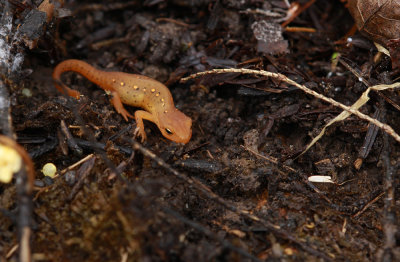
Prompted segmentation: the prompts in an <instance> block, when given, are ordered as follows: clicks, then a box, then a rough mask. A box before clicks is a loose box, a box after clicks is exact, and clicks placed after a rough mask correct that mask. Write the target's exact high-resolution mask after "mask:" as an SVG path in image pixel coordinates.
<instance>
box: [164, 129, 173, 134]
mask: <svg viewBox="0 0 400 262" xmlns="http://www.w3.org/2000/svg"><path fill="white" fill-rule="evenodd" d="M165 132H167V134H168V135H172V134H173V133H172V131H171V130H170V129H169V128H165Z"/></svg>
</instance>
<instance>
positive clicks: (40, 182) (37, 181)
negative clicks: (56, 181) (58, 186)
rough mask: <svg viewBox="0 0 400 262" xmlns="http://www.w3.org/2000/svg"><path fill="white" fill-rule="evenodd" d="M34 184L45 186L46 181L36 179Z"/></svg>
mask: <svg viewBox="0 0 400 262" xmlns="http://www.w3.org/2000/svg"><path fill="white" fill-rule="evenodd" d="M34 185H35V186H36V187H44V186H45V184H44V182H43V181H42V180H35V183H34Z"/></svg>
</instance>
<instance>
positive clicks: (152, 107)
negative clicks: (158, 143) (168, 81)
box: [53, 59, 192, 144]
mask: <svg viewBox="0 0 400 262" xmlns="http://www.w3.org/2000/svg"><path fill="white" fill-rule="evenodd" d="M68 71H73V72H76V73H78V74H80V75H82V76H84V77H86V78H87V79H88V80H90V81H91V82H93V83H95V84H96V85H98V86H100V87H101V88H102V89H104V90H105V91H106V92H107V93H108V94H110V95H111V96H112V98H111V103H112V104H113V106H114V108H115V110H116V111H117V112H118V113H120V114H121V115H122V116H123V117H124V119H125V120H126V121H128V118H129V117H130V118H133V116H132V115H131V114H130V113H129V112H128V111H127V110H126V109H125V108H124V106H123V104H127V105H130V106H134V107H140V108H143V109H144V110H137V111H136V112H135V116H134V118H135V120H136V124H137V128H136V130H135V134H136V135H139V136H140V137H141V138H142V142H144V141H145V140H146V133H145V131H144V125H143V119H145V120H149V121H151V122H153V123H155V124H156V125H157V126H158V128H159V129H160V131H161V133H162V134H163V136H165V137H166V138H168V139H170V140H172V141H174V142H177V143H184V144H186V143H187V142H189V140H190V138H191V136H192V120H191V119H190V118H189V117H187V116H186V115H185V114H184V113H182V112H181V111H179V110H178V109H177V108H176V107H175V105H174V101H173V98H172V95H171V92H170V91H169V89H168V88H167V87H166V86H165V85H163V84H162V83H160V82H158V81H156V80H154V79H152V78H149V77H147V76H142V75H136V74H128V73H123V72H106V71H102V70H99V69H96V68H94V67H93V66H91V65H89V64H88V63H86V62H83V61H81V60H75V59H70V60H65V61H63V62H61V63H59V64H58V65H57V66H56V67H55V68H54V71H53V80H54V84H55V86H56V88H57V89H58V90H59V91H60V92H62V93H66V94H68V95H69V96H72V97H75V98H76V99H79V97H80V93H79V92H78V91H76V90H73V89H70V88H69V87H67V86H65V85H64V84H63V83H62V82H61V79H60V78H61V75H62V73H64V72H68Z"/></svg>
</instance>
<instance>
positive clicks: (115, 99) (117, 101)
mask: <svg viewBox="0 0 400 262" xmlns="http://www.w3.org/2000/svg"><path fill="white" fill-rule="evenodd" d="M111 96H112V98H111V103H112V104H113V106H114V108H115V110H117V112H118V113H120V114H121V115H122V116H123V117H124V119H125V121H128V117H130V118H133V116H132V115H131V114H129V112H128V111H126V109H125V107H124V105H123V104H122V102H121V97H120V96H119V94H118V93H117V92H116V91H112V92H111ZM135 115H136V114H135Z"/></svg>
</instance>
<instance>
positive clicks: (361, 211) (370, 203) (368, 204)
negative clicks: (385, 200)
mask: <svg viewBox="0 0 400 262" xmlns="http://www.w3.org/2000/svg"><path fill="white" fill-rule="evenodd" d="M383 195H385V192H382V193H380V194H379V195H378V196H377V197H375V198H374V199H372V200H371V201H369V202H368V203H367V204H366V205H365V206H364V207H363V208H362V209H361V210H360V211H358V212H357V213H355V214H354V215H353V218H357V217H358V216H360V215H361V214H362V213H364V212H365V210H367V209H368V208H369V207H370V206H372V205H373V204H374V203H375V202H376V201H378V200H379V199H380V198H381V197H383Z"/></svg>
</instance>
